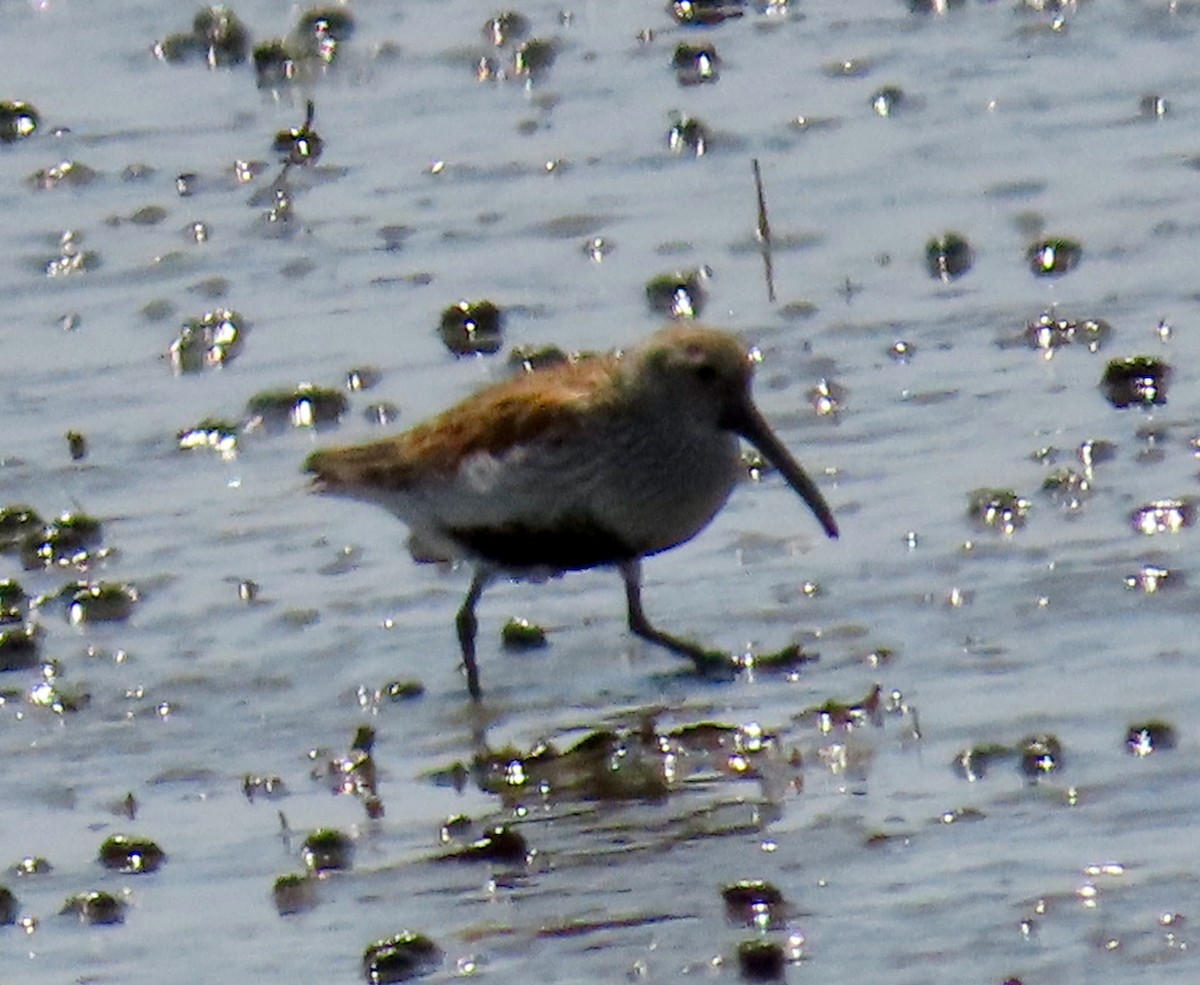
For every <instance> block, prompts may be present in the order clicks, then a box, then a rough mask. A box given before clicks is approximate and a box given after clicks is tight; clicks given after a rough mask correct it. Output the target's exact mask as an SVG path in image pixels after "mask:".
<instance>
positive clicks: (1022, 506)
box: [967, 487, 1031, 536]
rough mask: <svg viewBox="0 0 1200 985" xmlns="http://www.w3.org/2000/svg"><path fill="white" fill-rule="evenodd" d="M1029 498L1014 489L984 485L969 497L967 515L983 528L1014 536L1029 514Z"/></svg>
mask: <svg viewBox="0 0 1200 985" xmlns="http://www.w3.org/2000/svg"><path fill="white" fill-rule="evenodd" d="M1030 507H1031V504H1030V502H1029V500H1027V499H1025V498H1024V497H1022V496H1018V495H1017V493H1016V492H1014V491H1013V490H1012V489H994V488H990V487H984V488H982V489H976V490H975V491H974V492H972V493H971V494H970V496H969V498H968V503H967V516H968V517H970V519H971V520H972V522H974V524H975V525H976V526H977V527H980V528H981V529H991V530H997V531H999V532H1000V533H1002V534H1005V535H1006V536H1012V534H1013V533H1014V532H1016V531H1017V530H1018V529H1020V528H1021V527H1023V526H1025V521H1026V519H1027V518H1028V516H1029V510H1030Z"/></svg>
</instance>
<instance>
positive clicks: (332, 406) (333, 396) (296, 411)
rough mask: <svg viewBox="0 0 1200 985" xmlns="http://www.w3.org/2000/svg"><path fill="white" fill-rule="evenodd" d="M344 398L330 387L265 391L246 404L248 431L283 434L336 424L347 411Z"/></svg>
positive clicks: (305, 386)
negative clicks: (259, 429) (289, 428)
mask: <svg viewBox="0 0 1200 985" xmlns="http://www.w3.org/2000/svg"><path fill="white" fill-rule="evenodd" d="M348 406H349V405H348V403H347V401H346V398H345V396H344V395H343V394H342V393H341V392H340V391H338V390H333V389H330V388H329V387H320V386H315V385H314V384H312V383H301V384H300V385H299V386H298V387H296V388H295V389H294V390H266V391H264V392H262V393H258V394H255V395H254V396H253V397H251V398H250V400H249V402H248V403H247V404H246V415H247V417H248V421H247V427H251V428H263V429H265V430H268V431H282V430H284V429H286V428H288V427H297V428H302V427H311V428H319V427H322V426H324V425H329V424H336V423H337V422H338V421H339V420H341V417H342V415H343V414H344V413H345V412H346V409H347V407H348Z"/></svg>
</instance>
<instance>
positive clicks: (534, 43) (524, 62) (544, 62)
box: [513, 38, 558, 80]
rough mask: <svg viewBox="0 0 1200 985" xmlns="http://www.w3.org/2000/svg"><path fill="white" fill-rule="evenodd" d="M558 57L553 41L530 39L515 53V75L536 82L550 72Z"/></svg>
mask: <svg viewBox="0 0 1200 985" xmlns="http://www.w3.org/2000/svg"><path fill="white" fill-rule="evenodd" d="M557 57H558V51H557V50H556V48H555V45H554V42H553V41H544V40H542V39H541V38H530V39H529V40H528V41H525V42H523V43H522V44H520V45H519V46H518V47H517V50H516V51H515V52H513V75H514V76H516V77H517V78H525V79H530V80H534V79H537V78H539V77H540V76H542V75H544V74H545V73H546V72H547V71H549V69H550V67H551V66H552V65H553V64H554V60H555V58H557Z"/></svg>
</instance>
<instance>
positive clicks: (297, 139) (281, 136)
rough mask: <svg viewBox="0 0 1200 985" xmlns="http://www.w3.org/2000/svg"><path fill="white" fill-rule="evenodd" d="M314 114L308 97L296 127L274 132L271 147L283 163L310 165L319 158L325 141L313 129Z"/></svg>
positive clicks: (314, 109) (314, 110) (314, 111)
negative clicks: (302, 120)
mask: <svg viewBox="0 0 1200 985" xmlns="http://www.w3.org/2000/svg"><path fill="white" fill-rule="evenodd" d="M315 115H316V106H315V105H314V104H313V101H312V100H311V99H310V100H309V101H308V103H307V105H306V108H305V113H304V122H303V123H302V124H300V126H298V127H292V128H291V129H289V130H280V131H279V132H278V133H277V134H275V142H274V143H273V144H272V148H273V149H274V151H275V153H276V154H279V155H280V156H281V157H282V159H283V162H284V163H285V164H295V165H301V166H303V165H311V164H316V163H317V161H318V160H319V159H320V157H321V150H322V149H323V147H324V143H325V142H324V141H323V140H322V139H321V137H320V136H319V135H318V134H317V131H316V130H314V129H313V119H314V117H315Z"/></svg>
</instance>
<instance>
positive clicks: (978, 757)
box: [954, 733, 1063, 782]
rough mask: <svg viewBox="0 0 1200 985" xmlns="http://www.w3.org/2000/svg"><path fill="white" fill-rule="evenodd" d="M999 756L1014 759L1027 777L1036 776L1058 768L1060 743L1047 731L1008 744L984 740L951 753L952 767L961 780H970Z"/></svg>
mask: <svg viewBox="0 0 1200 985" xmlns="http://www.w3.org/2000/svg"><path fill="white" fill-rule="evenodd" d="M1001 760H1006V761H1011V762H1015V763H1016V764H1017V768H1018V769H1019V770H1020V771H1021V772H1022V773H1024V774H1025V775H1026V776H1027V777H1029V778H1030V779H1037V778H1038V777H1040V776H1045V775H1046V774H1049V773H1053V772H1055V771H1057V770H1059V769H1061V768H1062V765H1063V751H1062V744H1061V743H1060V742H1059V741H1058V738H1057V737H1056V736H1054V735H1051V734H1049V733H1043V734H1040V735H1031V736H1028V737H1026V738H1024V739H1022V740H1021V741H1020V742H1018V743H1017V744H1016V745H1012V746H1006V745H1001V744H1000V743H995V742H985V743H982V744H980V745H978V746H973V747H971V748H970V749H965V750H963V751H962V752H960V753H959V754H958V755H957V756H955V757H954V768H955V770H956V772H958V774H959V775H960V776H961V777H962V778H963V779H964V780H969V781H971V782H974V781H977V780H981V779H983V777H985V776H986V775H987V772H988V770H989V768H990V767H991V766H992V765H993V764H994V763H996V762H999V761H1001Z"/></svg>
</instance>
